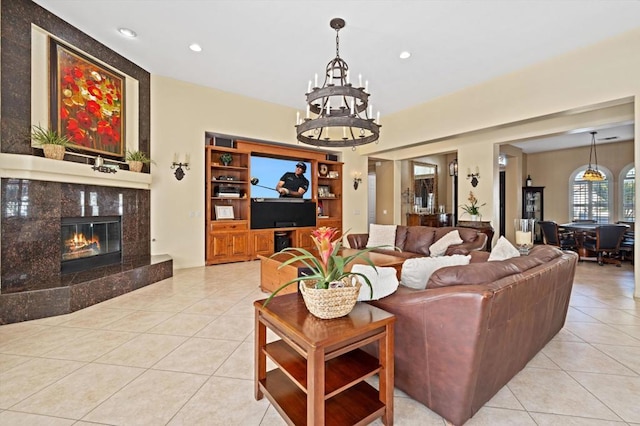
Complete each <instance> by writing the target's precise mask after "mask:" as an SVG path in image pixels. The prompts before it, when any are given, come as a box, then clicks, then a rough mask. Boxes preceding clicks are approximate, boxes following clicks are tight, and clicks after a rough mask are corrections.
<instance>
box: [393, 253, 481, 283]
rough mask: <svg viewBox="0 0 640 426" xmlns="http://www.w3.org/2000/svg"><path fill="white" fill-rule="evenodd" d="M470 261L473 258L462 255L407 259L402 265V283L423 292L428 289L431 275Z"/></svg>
mask: <svg viewBox="0 0 640 426" xmlns="http://www.w3.org/2000/svg"><path fill="white" fill-rule="evenodd" d="M470 260H471V256H469V255H467V256H463V255H460V254H455V255H453V256H441V257H416V258H412V259H407V260H405V262H404V263H403V264H402V272H401V277H400V282H401V283H402V285H404V286H405V287H411V288H415V289H419V290H422V289H424V288H425V287H426V285H427V282H428V281H429V277H431V274H433V273H434V272H435V271H437V270H438V269H440V268H444V267H446V266H452V265H467V264H469V261H470Z"/></svg>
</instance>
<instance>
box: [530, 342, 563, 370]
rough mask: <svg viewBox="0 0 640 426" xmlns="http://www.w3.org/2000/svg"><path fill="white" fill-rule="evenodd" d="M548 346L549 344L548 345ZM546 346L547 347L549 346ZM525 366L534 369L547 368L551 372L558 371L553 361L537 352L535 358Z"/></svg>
mask: <svg viewBox="0 0 640 426" xmlns="http://www.w3.org/2000/svg"><path fill="white" fill-rule="evenodd" d="M549 344H550V343H549ZM549 344H547V346H548V345H549ZM527 366H529V367H536V368H548V369H551V370H560V367H559V366H558V364H556V363H555V362H553V360H551V359H550V358H549V357H548V356H547V355H545V354H544V352H542V351H541V352H538V353H537V354H536V356H534V357H533V359H532V360H531V361H529V363H528V364H527Z"/></svg>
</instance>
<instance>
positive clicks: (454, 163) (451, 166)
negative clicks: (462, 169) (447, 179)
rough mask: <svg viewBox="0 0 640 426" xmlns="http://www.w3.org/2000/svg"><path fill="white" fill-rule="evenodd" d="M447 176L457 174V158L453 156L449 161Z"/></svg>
mask: <svg viewBox="0 0 640 426" xmlns="http://www.w3.org/2000/svg"><path fill="white" fill-rule="evenodd" d="M449 176H458V159H457V158H454V159H453V161H452V162H450V163H449Z"/></svg>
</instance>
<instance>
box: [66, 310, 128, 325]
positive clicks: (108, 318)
mask: <svg viewBox="0 0 640 426" xmlns="http://www.w3.org/2000/svg"><path fill="white" fill-rule="evenodd" d="M130 312H131V311H126V310H118V309H108V308H103V307H101V306H100V305H95V306H91V307H89V308H86V309H82V310H80V311H77V312H74V313H73V314H71V315H69V320H68V321H66V322H64V323H63V325H64V326H67V327H79V328H93V329H98V328H102V327H104V326H106V325H108V324H111V323H112V322H114V321H117V320H119V319H120V318H122V317H125V316H127V315H128V314H129V313H130Z"/></svg>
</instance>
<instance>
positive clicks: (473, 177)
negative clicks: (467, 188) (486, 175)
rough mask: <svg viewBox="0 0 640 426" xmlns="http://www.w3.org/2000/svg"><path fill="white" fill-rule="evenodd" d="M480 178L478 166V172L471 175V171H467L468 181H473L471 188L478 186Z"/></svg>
mask: <svg viewBox="0 0 640 426" xmlns="http://www.w3.org/2000/svg"><path fill="white" fill-rule="evenodd" d="M479 177H480V169H479V168H478V166H476V172H475V173H471V169H467V180H468V179H471V186H473V187H474V188H475V187H476V186H478V178H479Z"/></svg>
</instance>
